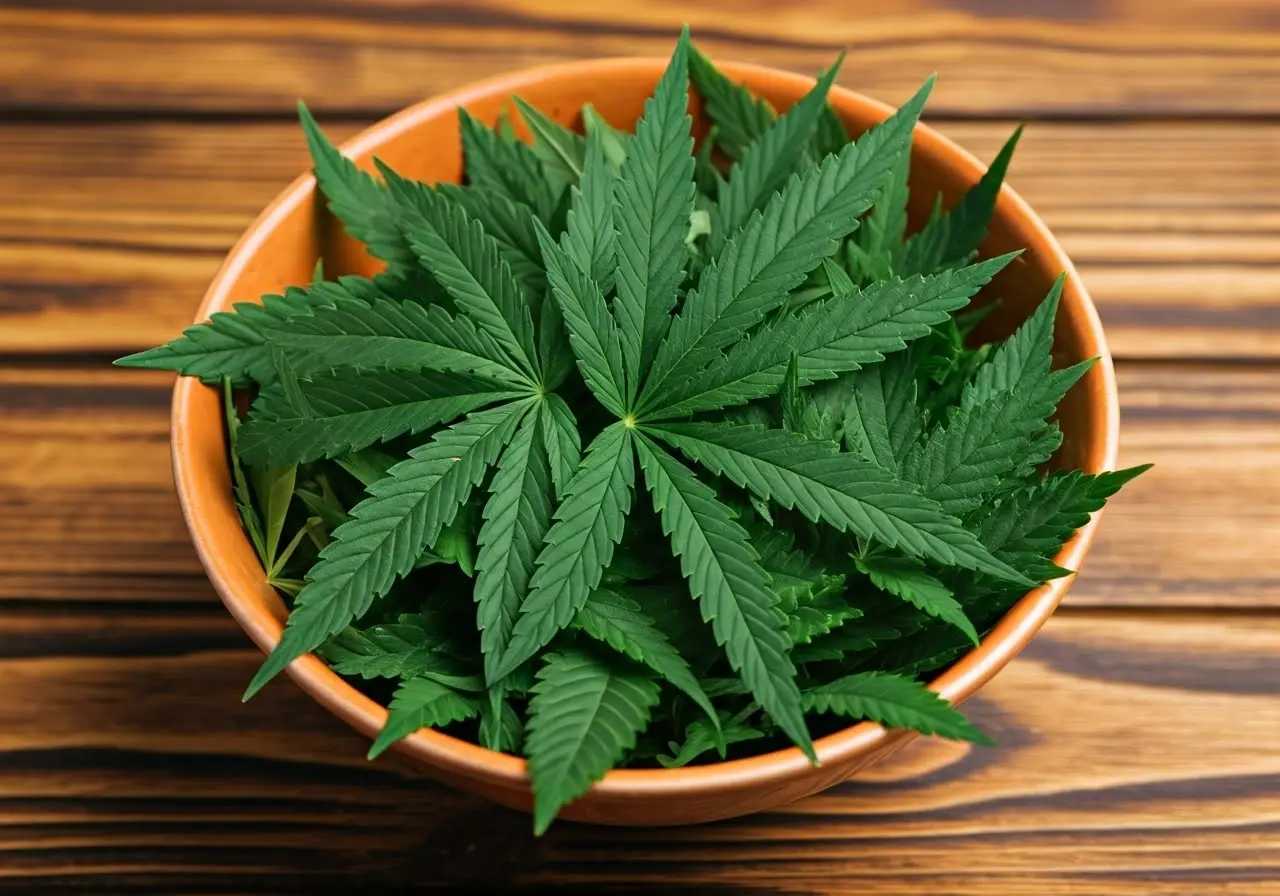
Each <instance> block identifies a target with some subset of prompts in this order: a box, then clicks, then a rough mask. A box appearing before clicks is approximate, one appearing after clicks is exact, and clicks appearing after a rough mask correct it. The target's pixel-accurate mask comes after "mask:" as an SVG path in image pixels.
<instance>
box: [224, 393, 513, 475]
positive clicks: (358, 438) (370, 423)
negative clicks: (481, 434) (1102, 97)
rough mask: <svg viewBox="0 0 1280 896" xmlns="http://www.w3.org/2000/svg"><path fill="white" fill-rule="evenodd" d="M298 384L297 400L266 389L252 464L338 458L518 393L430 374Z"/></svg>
mask: <svg viewBox="0 0 1280 896" xmlns="http://www.w3.org/2000/svg"><path fill="white" fill-rule="evenodd" d="M293 382H294V384H295V386H296V391H295V393H294V395H293V396H289V395H287V394H285V392H284V391H283V390H274V389H269V390H267V391H265V392H263V394H262V396H261V398H260V400H259V401H258V402H257V403H256V404H255V407H254V412H253V413H252V414H251V415H250V417H249V420H248V422H247V423H246V424H245V426H244V429H243V431H242V432H241V452H242V454H243V456H244V458H245V459H246V460H247V461H249V462H250V463H253V464H263V465H271V466H282V465H285V464H299V463H306V462H308V461H313V460H315V459H317V458H320V457H337V456H339V455H342V454H346V453H347V452H350V451H354V450H356V449H358V448H363V447H365V446H366V445H373V444H375V443H376V442H380V441H386V440H388V439H391V438H395V437H396V436H401V435H404V434H405V433H418V432H422V431H423V430H426V429H430V428H432V427H434V426H438V425H439V424H441V423H448V422H450V421H452V420H454V419H456V418H458V417H460V416H462V415H463V414H465V413H467V412H469V411H474V410H476V409H477V408H481V407H484V406H485V405H488V404H494V403H495V402H499V401H505V400H508V399H511V398H516V397H518V396H519V395H520V393H519V392H515V391H511V390H510V389H509V387H508V386H507V385H506V384H504V383H500V382H496V381H494V380H486V379H483V378H481V377H473V376H464V375H460V374H449V373H430V372H426V371H423V372H419V373H410V372H403V371H401V372H395V373H363V372H360V373H351V372H346V371H343V372H336V373H332V374H329V375H326V376H322V377H315V378H313V379H311V380H305V381H301V382H299V381H297V380H294V381H293Z"/></svg>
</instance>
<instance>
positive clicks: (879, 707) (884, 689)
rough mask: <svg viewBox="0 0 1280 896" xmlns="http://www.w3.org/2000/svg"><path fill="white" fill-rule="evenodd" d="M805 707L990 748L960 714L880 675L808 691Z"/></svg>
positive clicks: (913, 686)
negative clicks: (984, 745)
mask: <svg viewBox="0 0 1280 896" xmlns="http://www.w3.org/2000/svg"><path fill="white" fill-rule="evenodd" d="M804 702H805V707H806V708H808V709H812V710H814V711H816V712H834V713H838V714H839V715H842V716H848V717H850V718H855V719H857V718H862V719H870V720H871V721H873V722H880V723H882V724H883V725H885V726H887V727H890V728H911V729H913V730H915V731H919V732H921V733H922V734H936V735H938V736H940V737H946V738H951V739H953V740H967V741H972V742H973V743H978V744H986V745H988V746H990V745H991V739H990V738H988V737H987V736H986V735H985V734H983V733H982V732H981V731H979V730H978V729H977V728H974V727H973V726H972V725H971V724H969V722H968V721H967V720H966V719H965V717H964V716H963V715H961V714H960V711H959V710H957V709H956V708H955V707H953V706H951V704H949V703H947V701H945V700H943V699H942V698H941V697H939V696H938V695H937V694H935V693H933V692H932V691H929V690H926V689H925V688H924V687H923V686H922V685H920V684H919V683H918V682H915V681H912V680H911V679H909V678H904V677H902V676H898V675H889V674H887V673H884V672H862V673H859V674H857V675H848V676H845V677H844V678H840V679H837V680H835V681H833V682H831V683H830V684H824V685H819V686H818V687H815V688H810V689H809V690H807V691H805V694H804Z"/></svg>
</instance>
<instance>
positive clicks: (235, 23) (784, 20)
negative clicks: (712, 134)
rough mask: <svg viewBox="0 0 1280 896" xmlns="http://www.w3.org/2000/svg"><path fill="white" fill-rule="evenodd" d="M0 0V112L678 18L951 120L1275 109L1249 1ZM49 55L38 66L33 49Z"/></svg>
mask: <svg viewBox="0 0 1280 896" xmlns="http://www.w3.org/2000/svg"><path fill="white" fill-rule="evenodd" d="M7 7H9V8H6V9H4V10H3V11H0V85H3V89H2V90H0V105H3V106H7V107H8V108H11V109H27V108H39V109H58V108H74V109H79V108H90V109H113V110H138V109H145V110H181V111H182V112H184V113H187V112H190V111H193V110H200V111H206V112H220V113H226V112H244V111H252V112H258V113H261V112H270V113H288V112H289V111H290V110H291V108H292V105H293V103H294V101H295V99H296V98H297V97H299V96H303V97H306V98H307V99H315V100H316V102H317V103H318V104H319V105H321V106H323V107H324V108H326V109H341V110H345V111H361V112H387V111H390V110H392V109H395V108H397V107H399V106H402V105H405V104H407V103H410V102H413V101H415V100H417V99H421V98H422V97H425V96H430V95H432V94H437V93H440V92H442V91H444V90H448V89H451V88H453V87H457V86H458V85H460V84H465V83H466V82H468V81H473V80H476V79H477V78H481V77H487V76H489V75H492V74H495V73H497V72H502V71H508V70H511V69H513V68H520V67H525V66H531V65H539V64H543V63H548V62H555V61H560V60H565V59H582V58H589V57H598V56H619V55H622V56H625V55H666V54H667V53H669V52H670V48H671V44H672V42H673V40H674V38H675V35H676V32H677V29H678V28H679V25H680V23H681V22H688V23H689V24H690V25H691V26H692V28H693V32H694V35H695V37H697V38H698V39H699V40H701V41H702V42H703V43H704V44H705V46H706V47H707V48H708V50H709V51H710V52H712V53H713V54H716V55H719V56H722V57H725V58H730V57H732V58H736V59H746V60H750V61H753V62H760V63H765V64H769V65H774V66H780V67H783V68H787V69H795V70H799V71H815V70H817V69H818V68H820V67H822V66H825V65H827V64H829V63H830V61H831V59H832V58H833V57H834V56H835V55H836V53H837V52H838V50H839V49H840V48H842V47H846V46H847V47H849V49H850V54H849V59H848V61H847V62H846V64H845V67H844V70H843V74H842V76H841V82H842V83H844V84H847V85H850V86H857V87H858V88H859V89H862V90H864V91H866V92H868V93H871V94H873V95H876V96H879V97H881V98H883V99H885V100H888V101H891V102H901V101H903V100H905V99H906V98H907V96H909V95H910V93H911V91H912V90H914V89H915V88H916V87H917V86H918V85H919V84H920V83H921V82H922V81H923V80H924V78H925V77H926V76H927V75H928V74H929V73H930V72H933V71H938V72H940V73H941V76H942V80H941V84H940V86H939V89H938V91H937V93H936V106H935V109H936V110H937V111H938V112H942V113H947V114H951V115H970V116H972V115H981V116H989V115H996V114H999V115H1033V116H1045V115H1087V116H1116V115H1126V116H1136V115H1169V114H1194V115H1220V114H1222V113H1224V112H1230V113H1244V114H1252V115H1259V114H1275V113H1276V112H1277V111H1280V100H1277V99H1276V98H1277V97H1280V54H1277V52H1276V51H1277V49H1278V48H1280V41H1278V40H1277V35H1276V32H1277V27H1278V26H1280V20H1278V19H1277V16H1276V12H1275V9H1274V7H1273V6H1272V5H1271V4H1270V3H1268V2H1267V0H1223V2H1214V3H1211V4H1210V3H1206V2H1201V3H1191V4H1169V3H1161V2H1159V0H1080V2H1046V0H1039V2H1034V3H1033V2H1011V0H911V2H903V3H894V4H885V3H877V2H873V0H809V2H805V3H797V4H786V5H782V6H778V5H777V4H772V3H769V4H763V3H759V2H756V3H747V4H745V5H744V4H743V3H742V2H741V0H734V2H730V0H713V2H703V3H697V4H688V3H678V2H676V0H643V2H635V3H626V4H614V5H611V6H607V7H606V6H594V7H593V6H590V5H583V4H578V3H573V2H570V0H521V2H516V0H492V2H488V3H484V4H482V5H475V4H469V3H462V2H435V3H408V2H404V0H367V2H356V0H320V2H314V0H252V2H250V0H231V2H225V0H198V2H184V3H182V4H173V3H170V2H166V0H24V2H19V3H10V4H7ZM51 59H56V60H57V64H56V65H49V64H48V60H51Z"/></svg>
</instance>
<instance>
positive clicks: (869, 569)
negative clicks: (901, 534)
mask: <svg viewBox="0 0 1280 896" xmlns="http://www.w3.org/2000/svg"><path fill="white" fill-rule="evenodd" d="M857 565H858V569H859V570H860V571H861V572H863V573H866V574H867V576H869V577H870V578H871V584H873V585H875V586H876V587H877V588H879V589H881V590H882V591H887V592H889V593H890V594H892V595H895V596H897V597H900V598H902V599H903V600H905V601H909V602H910V603H912V604H914V605H915V606H917V607H919V608H920V609H921V610H924V612H926V613H928V614H929V615H930V616H936V617H937V618H938V619H941V620H942V621H943V622H946V623H949V624H951V625H954V626H955V627H956V628H958V629H960V631H962V632H964V633H965V636H966V637H968V639H969V640H970V641H972V642H973V643H974V644H977V643H978V633H977V631H976V630H975V629H974V627H973V623H972V622H970V621H969V617H968V616H966V615H965V614H964V608H963V607H961V606H960V604H959V603H958V602H957V601H956V599H955V597H954V596H952V593H951V589H950V588H948V587H947V586H946V585H944V584H942V582H940V581H938V580H937V579H936V578H934V577H933V576H931V575H929V573H928V572H927V571H926V570H925V568H924V567H923V566H921V565H920V564H918V563H914V562H912V561H910V560H905V559H903V558H901V557H862V558H859V559H858V564H857Z"/></svg>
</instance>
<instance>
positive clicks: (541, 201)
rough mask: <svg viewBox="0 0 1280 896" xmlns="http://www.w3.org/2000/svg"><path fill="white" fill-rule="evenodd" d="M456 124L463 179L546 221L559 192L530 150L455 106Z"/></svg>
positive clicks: (557, 199)
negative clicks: (480, 185) (521, 206)
mask: <svg viewBox="0 0 1280 896" xmlns="http://www.w3.org/2000/svg"><path fill="white" fill-rule="evenodd" d="M458 126H459V128H460V130H461V132H462V153H463V158H464V159H466V163H467V179H468V180H469V181H470V182H471V183H472V184H484V185H485V186H487V187H488V188H489V189H491V190H494V191H495V192H497V193H498V194H499V195H501V196H504V197H505V198H507V199H509V200H510V201H512V202H516V203H520V204H521V205H524V206H525V207H527V208H529V209H531V210H533V211H535V212H537V214H538V216H539V217H540V218H541V219H542V220H543V222H544V223H547V222H549V221H550V218H551V216H552V215H553V214H554V212H555V207H556V205H557V203H558V202H559V191H557V190H556V188H555V186H554V185H553V184H552V183H551V182H550V181H548V180H547V178H546V173H545V170H544V169H543V167H542V163H541V162H540V161H539V159H538V156H537V155H536V154H535V153H534V151H533V149H531V148H530V147H528V146H526V145H525V144H523V143H521V142H520V141H518V140H513V139H508V138H506V137H504V136H503V135H501V134H499V133H498V132H497V131H495V130H494V129H493V128H490V127H486V126H485V125H484V124H482V123H480V122H479V121H477V120H476V119H474V118H472V117H471V115H470V114H468V113H467V110H466V109H462V108H459V109H458Z"/></svg>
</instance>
